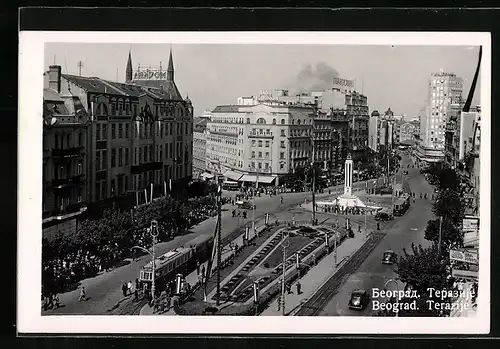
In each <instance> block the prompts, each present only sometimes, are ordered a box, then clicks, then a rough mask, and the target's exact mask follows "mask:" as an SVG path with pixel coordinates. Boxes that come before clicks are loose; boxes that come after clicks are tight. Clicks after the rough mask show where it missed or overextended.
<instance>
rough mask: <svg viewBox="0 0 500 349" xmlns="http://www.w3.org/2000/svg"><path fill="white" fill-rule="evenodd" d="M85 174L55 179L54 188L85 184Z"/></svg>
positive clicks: (53, 181)
mask: <svg viewBox="0 0 500 349" xmlns="http://www.w3.org/2000/svg"><path fill="white" fill-rule="evenodd" d="M84 179H85V175H83V174H79V175H75V176H70V177H67V178H61V179H54V180H52V187H53V188H54V189H62V188H65V187H74V186H81V185H83V182H84Z"/></svg>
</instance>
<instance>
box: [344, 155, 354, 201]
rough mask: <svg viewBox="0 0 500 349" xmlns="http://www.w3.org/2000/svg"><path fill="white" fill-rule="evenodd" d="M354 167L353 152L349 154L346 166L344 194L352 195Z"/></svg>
mask: <svg viewBox="0 0 500 349" xmlns="http://www.w3.org/2000/svg"><path fill="white" fill-rule="evenodd" d="M352 169H353V161H352V157H351V154H350V153H349V154H347V159H346V160H345V166H344V196H347V197H350V196H352Z"/></svg>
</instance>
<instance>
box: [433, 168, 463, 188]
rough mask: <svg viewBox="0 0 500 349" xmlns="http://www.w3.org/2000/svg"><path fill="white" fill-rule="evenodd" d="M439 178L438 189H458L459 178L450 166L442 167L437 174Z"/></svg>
mask: <svg viewBox="0 0 500 349" xmlns="http://www.w3.org/2000/svg"><path fill="white" fill-rule="evenodd" d="M437 176H438V178H439V184H438V185H439V189H441V190H443V189H452V190H456V191H458V190H459V188H460V179H459V178H458V175H457V173H456V172H455V171H454V170H452V169H451V168H444V169H442V170H441V171H440V172H438V174H437Z"/></svg>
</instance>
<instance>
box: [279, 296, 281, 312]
mask: <svg viewBox="0 0 500 349" xmlns="http://www.w3.org/2000/svg"><path fill="white" fill-rule="evenodd" d="M280 310H281V295H279V296H278V311H280Z"/></svg>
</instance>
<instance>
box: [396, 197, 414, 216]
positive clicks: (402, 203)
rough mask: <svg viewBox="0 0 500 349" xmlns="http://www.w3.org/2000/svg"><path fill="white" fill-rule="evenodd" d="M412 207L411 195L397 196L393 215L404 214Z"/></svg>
mask: <svg viewBox="0 0 500 349" xmlns="http://www.w3.org/2000/svg"><path fill="white" fill-rule="evenodd" d="M409 208H410V195H408V194H403V195H402V196H401V197H399V198H397V199H396V201H395V202H394V206H393V215H394V216H402V215H404V214H405V213H406V211H408V209H409Z"/></svg>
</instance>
